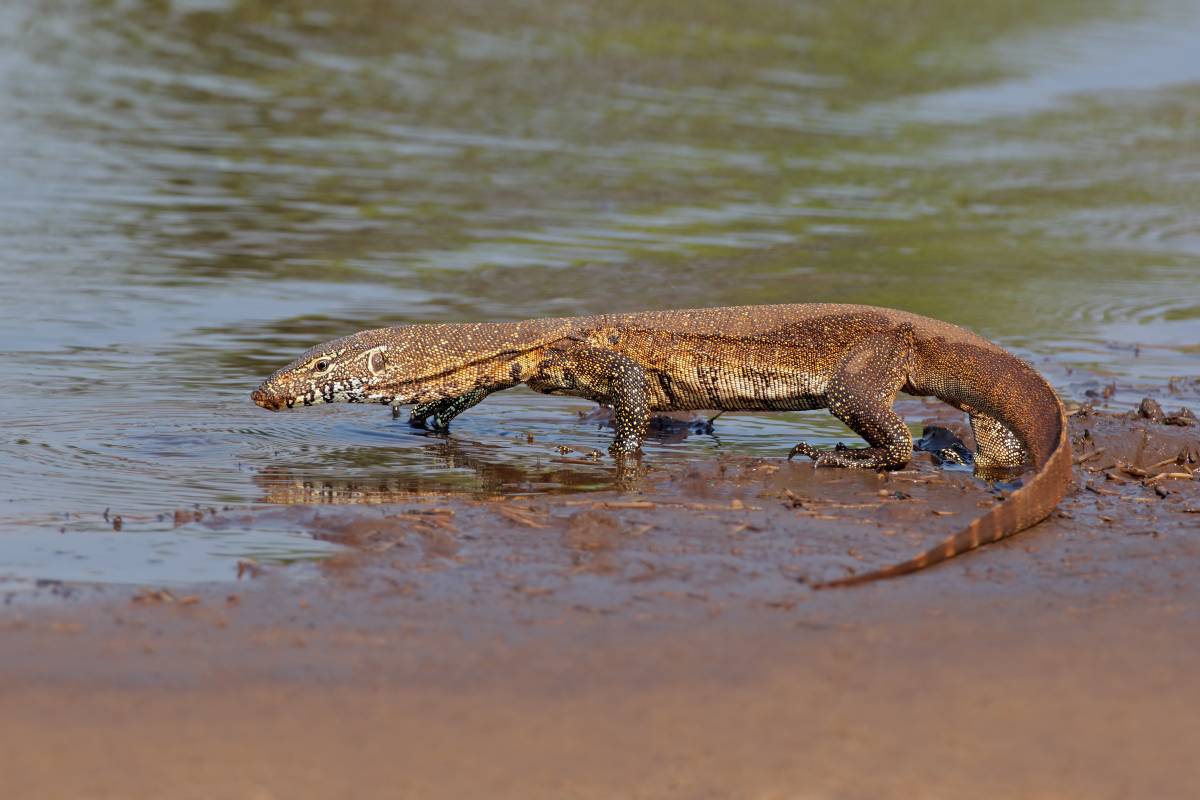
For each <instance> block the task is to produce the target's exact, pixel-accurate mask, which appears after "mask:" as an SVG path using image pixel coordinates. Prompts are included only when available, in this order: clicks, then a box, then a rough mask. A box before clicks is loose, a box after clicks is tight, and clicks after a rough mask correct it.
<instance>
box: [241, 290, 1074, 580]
mask: <svg viewBox="0 0 1200 800" xmlns="http://www.w3.org/2000/svg"><path fill="white" fill-rule="evenodd" d="M520 383H524V384H526V385H527V386H529V387H530V388H532V389H534V390H536V391H539V392H543V393H546V394H564V395H572V396H575V397H584V398H587V399H589V400H594V401H596V402H598V403H603V404H605V405H608V406H611V407H612V409H613V412H614V418H615V427H616V437H615V438H614V440H613V444H612V448H611V450H612V451H613V453H614V455H617V456H626V455H628V454H632V453H636V452H637V451H638V450H639V448H640V446H641V443H642V440H643V438H644V437H645V435H646V428H647V425H648V423H649V419H650V415H651V413H652V412H656V411H679V410H692V409H695V410H699V409H714V410H727V411H796V410H807V409H816V408H828V409H829V410H830V412H831V413H832V414H833V415H834V416H836V417H837V418H838V419H840V420H841V421H842V422H844V423H845V424H846V425H847V426H848V427H849V428H850V429H851V430H853V431H854V432H855V433H857V434H858V435H859V436H861V437H862V438H863V439H864V440H866V443H867V446H866V447H860V448H842V447H839V448H836V449H825V450H819V449H817V448H814V447H812V446H810V445H808V444H805V443H800V444H797V445H796V446H795V447H794V448H792V453H791V455H792V456H795V455H804V456H807V457H810V458H812V459H814V461H815V462H816V464H817V466H822V467H825V466H831V467H847V468H854V469H898V468H901V467H903V466H905V465H906V464H907V463H908V462H909V460H910V459H911V458H912V438H911V435H910V434H909V431H908V427H907V426H906V425H905V424H904V421H903V420H902V419H901V418H900V417H899V416H898V415H897V414H896V413H895V412H894V411H892V403H893V401H894V400H895V398H896V395H897V393H899V392H901V391H903V392H906V393H908V394H912V395H918V396H933V397H937V398H939V399H941V400H943V401H945V402H947V403H949V404H950V405H952V406H954V407H955V408H957V409H960V410H962V411H965V412H967V413H968V414H969V415H970V419H971V425H972V428H973V430H974V433H975V440H976V447H977V455H976V460H975V468H976V471H977V472H978V473H980V474H982V475H985V476H995V475H1013V474H1016V473H1018V472H1019V471H1021V470H1024V469H1027V468H1033V469H1035V470H1036V474H1035V475H1034V477H1033V478H1032V480H1030V481H1029V483H1028V484H1026V485H1025V486H1023V487H1021V488H1020V489H1018V490H1017V491H1015V492H1013V494H1012V495H1011V496H1010V497H1009V498H1008V499H1007V500H1005V501H1004V502H1002V503H1000V504H999V505H997V506H995V507H993V508H992V509H991V510H989V511H988V512H987V513H985V514H983V515H982V516H980V517H979V518H978V519H976V520H975V521H973V522H972V523H971V524H970V525H968V526H966V527H965V528H964V529H963V530H961V531H960V532H959V533H957V534H955V535H954V536H951V537H950V538H948V539H946V540H945V541H944V542H942V543H941V544H940V545H938V546H937V547H935V548H933V549H931V550H928V551H926V552H924V553H921V554H920V555H917V556H916V557H914V558H912V559H909V560H908V561H904V562H902V563H899V564H894V565H891V566H888V567H884V568H882V569H878V570H874V571H871V572H865V573H860V574H856V575H850V576H848V577H844V578H840V579H837V580H833V581H828V582H825V583H817V584H813V585H814V586H815V587H816V588H824V587H830V586H849V585H852V584H858V583H865V582H867V581H873V580H878V579H881V578H891V577H895V576H897V575H904V574H906V573H910V572H915V571H917V570H919V569H923V568H924V567H927V566H930V565H933V564H936V563H938V562H941V561H945V560H946V559H949V558H953V557H954V556H957V555H960V554H962V553H964V552H966V551H968V550H971V549H974V548H976V547H978V546H980V545H983V544H987V543H989V542H995V541H998V540H1000V539H1003V538H1005V537H1006V536H1011V535H1012V534H1014V533H1017V532H1019V531H1022V530H1024V529H1026V528H1028V527H1030V526H1031V525H1034V524H1036V523H1037V522H1040V521H1041V520H1043V519H1045V518H1046V517H1047V516H1048V515H1049V514H1050V512H1051V511H1053V509H1054V507H1055V506H1056V505H1057V504H1058V502H1059V501H1060V500H1061V499H1062V496H1063V494H1064V493H1065V492H1066V489H1067V485H1068V483H1069V481H1070V477H1071V449H1070V444H1069V442H1068V440H1067V424H1066V415H1065V413H1064V411H1063V407H1062V403H1061V402H1060V401H1059V399H1058V397H1057V395H1056V394H1055V393H1054V390H1053V389H1051V388H1050V385H1049V384H1048V383H1047V382H1046V380H1045V379H1044V378H1043V377H1042V376H1041V375H1040V374H1038V372H1037V371H1036V370H1034V369H1033V368H1032V367H1030V366H1029V365H1028V364H1026V363H1025V362H1023V361H1021V360H1020V359H1018V358H1017V357H1015V356H1013V355H1012V354H1011V353H1009V352H1007V351H1006V350H1004V349H1002V348H1001V347H999V346H997V345H995V344H993V343H991V342H989V341H987V340H986V339H983V338H981V337H979V336H976V335H975V334H973V333H971V332H970V331H968V330H966V329H964V328H960V327H957V326H955V325H950V324H949V323H946V322H941V321H939V320H935V319H929V318H928V317H921V316H918V315H916V314H909V313H907V312H904V311H897V310H894V309H887V308H876V307H873V306H854V305H832V304H811V305H766V306H739V307H728V308H702V309H691V310H684V311H646V312H641V313H636V314H604V315H597V316H591V317H564V318H558V319H534V320H526V321H524V322H500V323H468V324H442V325H406V326H399V327H394V328H379V329H375V330H368V331H361V332H359V333H356V334H354V335H352V336H347V337H344V338H342V339H335V340H334V341H332V342H327V343H325V344H322V345H318V346H317V347H314V348H313V349H311V350H309V351H308V352H306V353H305V354H304V355H302V356H300V358H298V359H296V361H294V362H292V363H291V364H289V365H288V366H286V367H284V368H283V369H281V370H279V371H278V372H276V373H275V374H274V375H272V376H271V377H270V378H268V379H267V380H265V381H264V382H263V384H262V385H261V386H260V387H259V388H258V389H257V390H255V392H254V393H253V395H252V398H253V400H254V402H255V403H257V404H258V405H260V406H262V407H263V408H267V409H272V410H278V409H281V408H292V407H295V406H301V405H313V404H315V403H330V402H350V403H382V404H385V405H392V406H393V408H396V407H398V406H400V405H406V404H413V405H415V408H414V409H413V410H412V416H411V418H410V422H411V423H412V424H414V425H418V426H424V425H426V424H427V421H428V420H430V419H432V420H433V425H434V427H435V428H438V429H445V428H446V427H448V426H449V424H450V421H451V420H452V419H453V418H454V417H455V416H456V415H457V414H460V413H462V412H463V411H464V410H466V409H467V408H470V407H471V406H473V405H475V404H476V403H478V402H480V401H481V400H483V399H484V398H485V397H487V395H489V394H491V393H492V392H497V391H500V390H502V389H507V388H510V387H512V386H516V385H517V384H520ZM789 457H791V456H789Z"/></svg>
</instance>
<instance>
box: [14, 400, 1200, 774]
mask: <svg viewBox="0 0 1200 800" xmlns="http://www.w3.org/2000/svg"><path fill="white" fill-rule="evenodd" d="M1146 414H1147V416H1138V415H1137V414H1127V415H1111V414H1097V413H1093V412H1088V411H1084V412H1082V413H1079V414H1076V415H1075V416H1074V417H1073V418H1072V438H1073V442H1074V445H1075V456H1076V460H1077V462H1078V463H1077V466H1076V469H1075V485H1074V487H1073V489H1072V492H1071V494H1070V495H1069V497H1068V498H1067V499H1066V500H1065V501H1064V502H1063V503H1062V504H1061V506H1060V508H1059V511H1058V512H1057V513H1056V514H1055V515H1054V516H1053V517H1052V518H1051V519H1050V520H1048V521H1047V522H1045V523H1043V524H1041V525H1039V526H1037V527H1036V528H1035V529H1033V530H1030V531H1028V532H1026V533H1024V534H1022V535H1020V536H1018V537H1015V538H1014V539H1012V540H1010V541H1008V542H1005V543H1001V544H999V545H994V546H989V547H987V548H984V549H982V550H980V551H978V552H976V553H973V554H970V555H968V556H965V557H962V558H960V559H958V560H956V561H954V562H951V563H950V564H947V565H945V566H942V567H939V568H936V569H934V570H930V571H928V572H926V573H922V574H919V575H916V576H912V577H909V578H904V579H900V580H895V581H889V582H882V583H878V584H874V585H869V586H866V587H862V588H857V589H850V590H829V591H820V592H817V591H813V590H812V589H810V588H808V586H807V585H806V581H809V580H812V579H815V578H827V577H831V576H834V575H839V574H845V573H846V572H847V571H850V570H854V571H858V570H863V569H869V568H871V567H874V566H877V565H881V564H883V563H887V562H890V561H893V560H897V559H900V558H903V557H905V556H907V555H910V554H912V553H913V552H916V551H917V550H920V549H923V548H925V547H927V546H929V545H931V544H933V543H934V542H936V541H938V540H939V539H941V538H943V537H944V536H946V535H948V534H950V533H952V532H953V531H955V530H956V529H957V528H959V527H960V526H961V525H963V524H965V523H966V522H967V521H969V520H970V519H971V518H973V516H974V515H977V514H979V513H982V511H983V509H984V508H985V507H986V506H987V505H989V504H991V503H995V502H1002V500H1001V499H999V498H998V497H997V496H996V495H995V493H994V492H993V491H992V490H990V489H989V488H988V487H987V486H986V485H984V484H981V483H980V482H978V481H976V480H974V479H973V478H972V477H971V475H970V474H969V473H964V472H952V471H946V470H942V469H939V468H937V467H935V466H933V465H932V463H931V462H930V461H929V457H928V456H927V455H919V456H918V457H917V459H916V460H915V461H914V464H913V467H912V469H910V470H906V471H904V472H900V473H893V474H890V475H876V474H873V473H871V474H856V473H851V472H845V471H837V470H820V471H817V470H813V469H812V468H811V467H810V466H809V465H807V464H800V463H790V464H789V463H787V462H785V461H783V460H781V459H772V460H764V459H750V458H726V459H718V460H714V461H713V462H711V463H707V464H702V465H699V466H694V467H690V468H689V469H688V470H687V471H685V472H683V473H678V474H670V473H669V472H666V471H663V472H657V471H655V470H653V469H649V470H648V472H647V474H646V475H644V476H642V477H641V478H640V479H639V481H638V482H637V487H638V490H637V491H636V492H602V493H593V494H565V495H558V496H540V497H529V498H519V497H518V498H512V499H505V500H500V499H495V500H486V499H485V500H470V501H468V500H462V499H455V498H452V497H448V496H429V495H416V494H414V495H412V496H410V497H392V498H389V502H386V503H381V504H378V505H371V506H363V505H337V504H336V503H330V504H326V505H321V506H316V505H293V506H280V507H277V508H268V509H265V510H255V511H245V512H238V511H235V512H228V513H224V514H218V515H216V516H208V517H206V518H205V519H203V520H201V521H198V522H195V523H189V524H196V525H206V526H215V527H221V526H240V525H246V524H250V523H253V524H254V525H256V526H278V527H280V528H289V529H295V528H297V527H299V528H303V529H306V530H310V531H312V532H313V533H314V535H317V536H320V537H322V538H327V539H330V540H332V541H336V542H338V543H341V544H343V545H345V548H344V550H343V552H342V554H340V555H338V556H336V557H334V558H331V559H328V560H326V561H324V562H321V563H320V564H319V565H318V566H308V567H299V568H276V569H273V570H271V569H267V570H263V571H259V570H257V569H256V568H255V567H254V566H253V565H247V568H246V570H245V571H244V574H243V577H242V579H241V580H240V581H239V582H237V583H236V584H227V585H215V586H211V587H207V588H203V589H201V590H198V591H195V592H186V593H185V592H181V591H169V590H164V589H161V588H158V587H130V588H128V589H124V588H107V589H102V590H98V589H86V588H82V587H67V586H51V587H46V588H45V590H44V591H43V593H42V594H43V595H44V596H43V597H42V598H41V600H42V601H43V602H32V601H31V600H30V598H27V597H21V598H17V597H12V598H9V603H8V604H7V605H6V606H4V607H3V608H2V610H0V642H2V645H3V652H4V658H3V661H2V664H0V686H2V688H0V704H2V705H3V709H4V713H3V714H2V715H0V775H3V776H4V778H3V784H4V788H5V791H4V796H5V797H13V798H21V797H39V798H41V797H93V798H129V797H162V798H192V797H195V798H224V797H228V798H306V797H313V798H327V797H339V796H344V797H420V798H430V797H433V798H436V797H467V796H488V797H514V798H516V797H521V798H530V797H533V798H539V797H546V798H562V797H578V798H593V797H594V798H609V797H648V798H659V797H663V798H676V797H678V798H694V797H814V798H826V797H828V798H859V797H861V798H880V797H896V798H911V797H930V798H939V797H947V798H949V797H966V796H987V797H1022V798H1028V797H1045V798H1051V797H1054V798H1059V797H1088V798H1109V797H1111V798H1120V797H1180V798H1182V797H1195V796H1197V795H1198V794H1200V769H1198V768H1197V767H1196V765H1195V760H1194V757H1193V753H1194V751H1195V747H1196V744H1197V743H1198V742H1200V721H1198V719H1197V716H1196V715H1195V714H1194V713H1192V712H1193V710H1194V709H1195V708H1197V707H1200V680H1198V679H1197V677H1196V675H1195V665H1196V664H1197V663H1200V637H1197V636H1196V634H1195V632H1196V630H1198V627H1197V626H1198V625H1200V592H1198V591H1197V589H1196V581H1195V575H1196V574H1198V572H1200V532H1198V531H1200V482H1197V481H1196V480H1194V479H1192V478H1191V477H1190V473H1191V472H1192V471H1194V470H1196V468H1197V461H1198V459H1200V428H1197V426H1196V425H1194V424H1189V421H1188V420H1186V419H1183V420H1174V421H1175V422H1176V423H1178V424H1165V423H1164V422H1162V421H1161V418H1160V417H1156V416H1155V415H1154V414H1153V410H1152V409H1147V410H1146ZM929 421H931V422H943V423H948V424H951V425H952V424H953V421H952V420H949V419H948V418H946V419H940V418H938V417H930V418H929ZM296 491H297V492H298V493H299V495H300V496H298V497H297V498H295V499H301V500H302V499H304V498H303V496H302V495H303V492H304V487H302V486H300V487H297V489H296ZM347 491H349V489H347ZM310 499H311V498H310ZM324 499H325V500H326V501H329V500H336V499H337V495H336V492H334V493H332V494H331V493H330V492H329V491H327V487H326V490H325V495H324ZM347 499H349V498H347ZM295 569H308V570H313V569H315V570H319V571H320V575H319V576H318V578H319V579H318V580H307V581H296V580H294V572H295Z"/></svg>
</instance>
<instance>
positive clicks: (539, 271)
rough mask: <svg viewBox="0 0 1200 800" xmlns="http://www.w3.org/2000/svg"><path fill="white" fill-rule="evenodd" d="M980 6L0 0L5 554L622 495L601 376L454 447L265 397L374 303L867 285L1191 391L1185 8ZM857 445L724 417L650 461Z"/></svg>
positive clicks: (507, 309) (1194, 250)
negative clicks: (595, 413)
mask: <svg viewBox="0 0 1200 800" xmlns="http://www.w3.org/2000/svg"><path fill="white" fill-rule="evenodd" d="M982 5H984V6H985V7H982V8H974V7H970V6H969V5H968V6H964V5H963V4H960V3H951V2H948V1H947V0H925V1H924V2H917V3H909V4H902V5H899V6H898V5H897V4H895V3H891V2H882V1H880V2H867V1H866V0H855V1H854V2H842V3H836V4H827V3H812V4H803V3H800V4H795V3H776V2H759V1H758V0H753V1H752V2H748V3H738V4H733V3H726V2H711V3H709V2H703V3H689V4H686V5H679V4H675V3H668V2H659V0H641V1H640V2H612V3H604V4H590V3H563V2H535V3H522V4H515V3H497V2H466V1H464V2H450V3H447V2H437V3H433V2H428V3H423V2H418V3H411V2H400V1H399V0H394V1H393V0H383V1H382V2H378V1H374V0H371V1H369V0H339V2H332V0H284V1H283V2H275V1H273V0H272V1H271V2H268V1H267V0H240V1H239V0H187V1H186V2H184V1H183V0H176V1H175V2H168V1H167V0H157V1H155V2H151V1H150V0H146V2H139V1H137V0H93V1H91V2H89V1H88V0H18V1H17V2H11V3H5V4H3V6H2V7H0V241H2V242H3V244H4V246H3V247H2V248H0V341H2V342H4V346H3V350H2V352H0V369H3V373H4V375H5V376H6V380H7V384H8V387H9V390H8V392H7V397H6V398H5V400H4V402H3V403H2V404H0V468H2V469H3V470H4V475H5V476H6V479H5V481H4V493H3V495H4V496H2V497H0V576H7V577H8V578H9V579H12V578H13V577H14V576H19V577H21V578H23V579H30V578H41V577H46V578H70V579H83V580H128V581H153V580H161V581H167V582H170V581H189V580H200V579H210V578H211V577H212V576H214V575H219V574H221V573H222V571H224V572H225V573H226V574H232V571H233V569H234V567H233V564H234V561H236V559H237V558H240V557H252V556H258V557H262V558H266V559H285V560H286V559H294V558H305V557H311V556H314V555H317V554H319V553H320V552H323V551H324V550H325V546H323V545H321V544H320V543H315V542H312V541H311V540H309V539H308V538H307V537H302V536H295V537H291V538H290V539H289V538H288V537H287V536H286V535H285V534H281V533H280V532H279V531H273V532H266V531H255V530H239V531H236V532H224V533H222V534H221V535H219V536H218V535H215V534H212V533H211V532H209V533H201V532H196V531H193V530H192V528H193V527H195V526H183V527H181V528H179V529H176V527H175V513H174V512H175V511H176V510H180V509H184V510H187V511H188V512H189V513H190V512H194V511H196V510H201V511H202V512H204V513H208V512H207V510H208V509H213V508H216V509H219V508H222V507H224V506H227V505H228V506H232V505H244V504H254V503H277V502H380V501H383V500H388V499H396V498H402V497H405V496H408V495H409V494H410V493H412V492H446V493H451V494H454V493H465V494H470V495H490V494H494V493H518V492H520V493H526V492H545V491H586V490H588V489H593V488H603V487H608V486H611V485H612V473H611V466H610V465H609V464H607V463H606V460H601V461H599V462H597V463H594V464H593V463H589V462H587V460H586V458H581V457H580V456H582V455H584V454H586V453H587V452H588V451H589V450H591V449H596V448H598V449H603V448H604V447H605V446H606V444H607V441H608V437H609V435H610V432H609V431H608V430H606V429H603V428H601V427H600V426H598V425H597V424H596V423H595V422H591V421H586V420H581V419H580V414H581V413H586V412H587V411H588V410H589V405H588V404H587V403H584V402H582V401H576V400H571V399H555V398H546V397H541V396H537V395H534V394H532V393H530V392H526V391H523V390H514V391H512V392H508V393H505V394H502V395H497V396H495V397H493V398H490V399H489V400H488V401H487V402H486V403H485V404H484V405H482V406H480V407H478V408H476V409H473V410H472V411H470V412H468V413H467V414H465V415H464V416H463V417H461V418H460V419H459V420H456V423H455V427H454V432H453V434H452V435H451V436H450V437H449V438H446V437H439V436H435V435H431V434H428V433H424V432H419V431H413V430H411V429H409V428H408V427H407V426H406V425H405V424H404V420H403V419H401V420H392V419H391V418H390V417H389V415H388V414H387V412H386V410H381V409H379V408H359V407H338V408H316V409H309V410H306V411H303V412H296V413H281V414H268V413H266V412H263V411H261V410H260V409H258V408H256V407H254V406H253V405H252V404H251V403H250V402H249V400H248V393H249V391H250V390H251V389H252V388H253V387H254V386H255V385H256V384H257V383H258V381H259V380H261V378H262V377H264V376H265V375H266V374H268V373H270V372H271V371H272V370H274V369H275V368H277V367H278V366H280V365H282V364H283V363H286V362H287V361H288V360H290V359H291V358H292V357H293V356H294V355H295V354H296V353H297V352H299V351H300V350H303V349H305V348H307V347H308V346H310V345H312V344H314V343H316V342H319V341H322V340H325V339H328V338H332V337H335V336H340V335H344V334H346V333H349V332H352V331H354V330H358V329H361V328H366V327H374V326H380V325H387V324H396V323H405V322H428V321H466V320H480V319H495V320H511V319H522V318H526V317H535V316H546V315H566V314H586V313H595V312H605V311H624V310H637V309H643V308H666V307H691V306H706V305H723V304H738V303H761V302H804V301H836V302H861V303H875V304H882V305H891V306H899V307H903V308H906V309H909V310H912V311H916V312H918V313H924V314H929V315H932V316H937V317H941V318H944V319H948V320H951V321H954V322H958V323H962V324H966V325H969V326H970V327H972V328H973V329H975V330H977V331H979V332H980V333H982V334H984V335H986V336H989V337H991V338H994V339H996V340H998V341H1000V342H1002V343H1003V344H1005V345H1006V346H1009V347H1011V348H1012V349H1014V350H1015V351H1017V352H1019V353H1021V354H1022V355H1024V356H1026V357H1028V358H1030V359H1031V360H1033V362H1034V363H1035V364H1036V365H1037V366H1039V368H1042V369H1043V370H1044V371H1045V372H1046V373H1047V374H1048V375H1049V376H1050V377H1051V379H1052V381H1053V382H1054V383H1055V384H1056V386H1057V387H1058V388H1059V389H1060V390H1061V391H1062V392H1063V394H1064V395H1065V396H1067V397H1068V398H1075V399H1083V397H1084V393H1085V392H1086V391H1087V390H1089V389H1091V390H1093V391H1094V390H1096V389H1098V388H1099V387H1100V386H1102V384H1103V383H1104V382H1105V381H1107V380H1116V381H1118V382H1119V383H1120V384H1121V385H1122V386H1132V387H1134V388H1132V389H1130V390H1128V391H1123V392H1121V393H1119V394H1118V395H1117V396H1116V398H1115V401H1116V402H1118V403H1128V402H1130V401H1132V400H1135V399H1136V397H1137V396H1140V395H1139V394H1138V391H1139V388H1138V387H1140V386H1141V385H1145V386H1149V387H1151V390H1154V391H1159V392H1162V391H1163V390H1164V387H1165V384H1166V381H1167V380H1168V379H1169V378H1171V377H1172V376H1183V377H1185V378H1186V379H1187V380H1192V379H1194V378H1195V376H1196V375H1197V373H1198V372H1200V370H1197V368H1196V357H1197V352H1198V350H1200V273H1198V271H1197V270H1198V267H1200V222H1198V220H1200V150H1197V148H1196V137H1197V131H1198V130H1200V59H1196V58H1195V56H1194V42H1196V41H1198V40H1200V5H1198V4H1195V3H1177V2H1133V3H1115V2H1114V3H1103V2H1102V3H1083V2H1067V1H1065V0H1059V1H1058V2H1034V1H1033V0H1027V1H1021V0H1018V1H1017V2H1011V3H1005V4H982ZM1163 397H1164V399H1165V400H1167V401H1168V403H1169V402H1170V401H1171V398H1170V397H1169V396H1167V395H1165V394H1164V395H1163ZM845 435H846V434H845V431H844V429H842V428H841V427H840V425H838V424H837V423H836V422H834V421H833V420H832V419H831V418H829V417H828V415H826V414H824V412H818V413H815V414H803V415H801V414H791V415H776V416H761V415H728V416H725V417H722V418H721V419H720V420H719V421H718V424H717V427H716V433H715V435H713V436H702V435H701V436H689V437H686V438H684V439H682V440H678V439H677V440H665V439H664V440H656V441H654V442H652V443H651V444H650V445H649V447H648V456H649V459H650V461H651V463H654V464H658V465H666V466H670V465H678V464H684V463H686V462H687V461H688V460H690V459H707V458H711V457H712V456H713V455H714V454H715V453H718V452H736V453H754V454H762V455H772V456H774V455H781V454H783V453H785V452H786V450H787V448H788V447H790V445H791V444H792V443H794V442H795V441H797V440H799V439H801V438H805V439H808V440H810V441H814V442H817V443H824V444H828V443H832V442H835V441H838V439H839V438H841V437H844V436H845ZM560 447H568V448H572V450H573V455H570V456H567V457H564V456H563V455H562V454H561V453H560V452H559V448H560ZM576 462H583V463H576ZM670 468H674V467H673V466H670ZM106 510H107V511H108V515H107V516H106V515H105V513H104V512H105V511H106ZM115 514H121V515H122V518H123V524H122V530H121V531H120V532H116V531H113V529H112V517H113V516H114V515H115ZM54 536H59V537H65V538H63V539H62V540H61V542H58V543H55V542H53V541H49V539H48V537H51V538H52V537H54ZM281 536H282V537H283V538H280V537H281ZM80 537H83V538H80ZM88 537H92V538H88ZM115 538H121V542H120V543H119V544H117V543H114V542H113V541H109V540H113V539H115ZM126 539H128V540H129V541H130V542H132V543H133V544H132V545H130V543H129V542H127V541H125V540H126ZM60 545H61V546H60ZM72 553H74V554H75V555H80V554H82V555H83V561H85V562H86V563H87V564H88V565H89V566H88V567H87V568H86V569H85V570H84V572H85V573H86V574H82V573H81V572H80V571H79V570H78V569H77V568H76V567H75V566H73V564H75V563H76V562H78V561H79V559H78V558H74V557H73V556H72V555H71V554H72ZM102 553H109V556H103V555H102ZM143 556H145V557H143ZM147 564H152V565H153V564H157V566H152V567H150V568H143V567H145V565H147ZM138 565H140V566H138Z"/></svg>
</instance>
